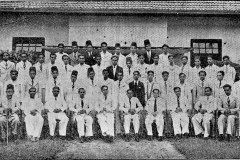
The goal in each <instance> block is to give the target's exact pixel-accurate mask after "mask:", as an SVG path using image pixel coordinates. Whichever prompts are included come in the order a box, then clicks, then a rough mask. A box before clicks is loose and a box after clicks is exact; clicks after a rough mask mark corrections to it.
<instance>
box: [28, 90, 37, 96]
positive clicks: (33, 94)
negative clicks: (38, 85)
mask: <svg viewBox="0 0 240 160" xmlns="http://www.w3.org/2000/svg"><path fill="white" fill-rule="evenodd" d="M29 95H30V97H31V98H34V97H35V95H36V89H34V88H31V89H30V90H29Z"/></svg>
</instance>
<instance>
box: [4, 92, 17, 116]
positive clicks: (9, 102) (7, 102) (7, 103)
mask: <svg viewBox="0 0 240 160" xmlns="http://www.w3.org/2000/svg"><path fill="white" fill-rule="evenodd" d="M1 103H2V109H4V108H11V109H12V112H15V111H17V110H18V109H20V103H19V99H18V97H16V96H15V95H13V96H12V98H11V99H7V97H6V96H4V97H3V98H2V102H1Z"/></svg>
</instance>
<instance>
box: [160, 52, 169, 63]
mask: <svg viewBox="0 0 240 160" xmlns="http://www.w3.org/2000/svg"><path fill="white" fill-rule="evenodd" d="M169 55H170V54H169V53H167V54H164V53H162V54H160V55H159V63H160V64H162V65H163V66H165V65H168V64H169V61H168V56H169Z"/></svg>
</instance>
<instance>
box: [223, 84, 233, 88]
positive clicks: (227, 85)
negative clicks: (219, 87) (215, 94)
mask: <svg viewBox="0 0 240 160" xmlns="http://www.w3.org/2000/svg"><path fill="white" fill-rule="evenodd" d="M227 87H229V88H230V89H232V86H231V85H230V84H225V85H224V86H223V88H227Z"/></svg>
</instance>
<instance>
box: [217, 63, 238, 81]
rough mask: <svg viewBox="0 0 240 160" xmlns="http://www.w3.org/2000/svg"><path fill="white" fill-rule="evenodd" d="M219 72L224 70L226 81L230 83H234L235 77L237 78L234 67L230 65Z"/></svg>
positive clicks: (221, 68)
mask: <svg viewBox="0 0 240 160" xmlns="http://www.w3.org/2000/svg"><path fill="white" fill-rule="evenodd" d="M219 70H223V71H224V73H225V75H224V80H226V81H227V82H229V83H234V81H235V76H236V70H235V68H234V67H232V66H230V65H224V66H222V67H220V68H219Z"/></svg>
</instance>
